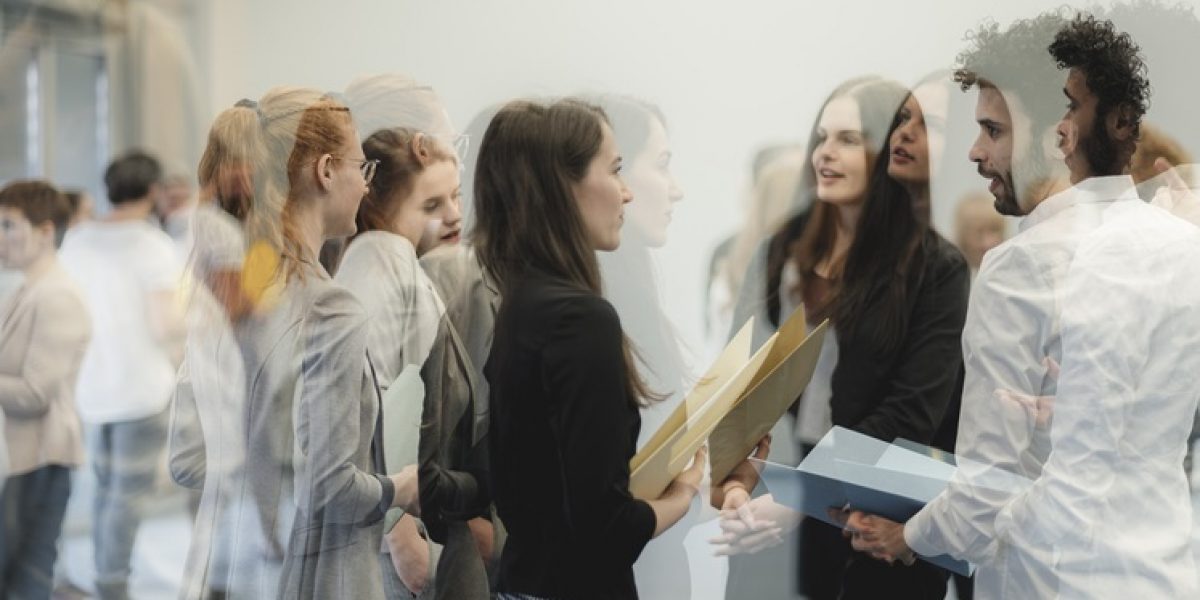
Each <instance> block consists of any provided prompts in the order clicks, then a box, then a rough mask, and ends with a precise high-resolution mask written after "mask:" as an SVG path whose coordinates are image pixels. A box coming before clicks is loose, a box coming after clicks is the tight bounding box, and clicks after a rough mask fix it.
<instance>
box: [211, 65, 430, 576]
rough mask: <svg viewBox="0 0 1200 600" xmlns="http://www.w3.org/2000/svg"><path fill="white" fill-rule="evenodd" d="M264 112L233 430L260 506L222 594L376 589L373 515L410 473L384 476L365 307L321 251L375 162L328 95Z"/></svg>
mask: <svg viewBox="0 0 1200 600" xmlns="http://www.w3.org/2000/svg"><path fill="white" fill-rule="evenodd" d="M258 112H259V115H258V116H259V122H260V123H261V125H260V127H261V132H260V133H261V135H262V145H263V156H262V160H260V161H258V165H259V166H258V167H256V168H255V172H254V181H255V191H254V195H253V199H252V202H251V206H250V211H249V213H248V215H247V220H246V230H247V241H248V246H249V250H248V254H247V256H246V259H245V261H244V265H243V276H242V280H243V284H244V285H243V287H244V291H245V292H246V294H247V295H248V297H249V298H251V299H252V301H253V303H254V311H253V313H252V314H250V315H249V316H247V317H246V318H245V319H244V322H243V324H242V325H241V327H239V329H238V332H237V337H238V344H239V347H240V349H241V352H242V356H243V357H244V363H245V377H246V390H247V391H246V406H247V410H246V412H245V415H246V418H245V421H244V422H243V423H242V425H243V426H244V427H245V431H244V433H243V434H242V435H240V436H234V439H233V440H230V441H229V443H232V444H237V443H244V444H246V452H247V461H246V467H245V468H246V475H245V477H246V480H247V482H248V485H249V487H250V489H249V490H248V492H247V493H246V494H245V495H244V497H245V498H246V499H247V500H246V501H248V502H253V506H252V507H251V510H246V511H243V513H244V518H242V519H240V520H239V521H238V522H236V523H234V524H232V525H231V526H230V528H229V530H227V531H224V532H222V534H223V535H224V536H227V539H228V541H229V546H230V548H232V549H233V551H234V552H235V555H234V556H232V557H231V560H230V564H231V565H233V568H234V571H233V572H231V573H230V574H229V578H228V581H229V588H228V590H227V591H226V593H225V595H226V596H227V597H236V598H275V597H281V598H380V597H382V596H383V585H382V575H381V573H380V570H379V561H378V559H377V557H378V550H379V547H380V545H381V544H382V531H381V529H382V528H381V527H380V526H379V523H380V521H381V520H382V519H383V517H384V514H385V513H386V512H387V510H388V509H390V508H392V507H407V508H411V507H413V506H415V504H416V477H415V472H412V471H410V472H405V473H401V474H393V475H390V476H384V475H380V474H379V473H381V472H383V470H384V465H383V456H382V449H383V447H382V441H381V440H380V437H381V436H380V422H379V395H378V390H377V388H376V385H375V379H374V374H373V371H372V369H371V365H370V363H369V361H368V357H367V336H368V327H367V315H366V312H365V311H364V310H363V308H362V305H361V304H360V303H359V302H358V301H357V300H356V299H355V298H354V297H353V295H352V294H351V293H350V292H349V291H347V290H346V289H344V288H342V287H341V286H339V285H337V284H335V283H333V282H332V281H331V280H330V277H329V275H328V274H327V273H326V272H325V270H324V269H323V268H322V267H321V266H320V265H319V263H318V262H317V255H318V252H319V250H320V248H321V245H322V243H323V242H324V241H325V240H326V239H329V238H333V237H338V236H346V235H350V234H352V233H354V231H355V216H356V214H357V212H358V206H359V203H360V201H361V200H362V197H363V194H364V193H365V192H366V189H367V188H366V180H367V178H368V177H370V176H371V174H372V173H371V171H372V169H373V166H372V164H373V163H372V162H371V161H370V160H369V159H367V158H366V157H364V156H363V155H362V148H361V145H360V144H359V141H358V136H357V134H356V133H355V130H354V123H353V121H352V120H351V117H350V112H349V109H347V108H346V106H345V105H343V104H341V103H339V102H337V101H335V100H332V99H331V98H330V97H328V96H327V95H323V94H321V93H319V92H316V91H314V90H308V89H302V88H279V89H275V90H272V91H271V92H268V94H267V95H266V96H265V97H264V98H263V99H262V101H261V102H260V103H259V105H258ZM206 433H208V432H206ZM247 565H248V566H247Z"/></svg>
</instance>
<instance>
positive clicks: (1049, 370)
mask: <svg viewBox="0 0 1200 600" xmlns="http://www.w3.org/2000/svg"><path fill="white" fill-rule="evenodd" d="M1042 365H1043V366H1045V368H1046V376H1047V377H1049V378H1051V379H1055V380H1057V379H1058V375H1059V373H1060V372H1061V370H1062V369H1061V368H1060V367H1059V365H1058V362H1056V361H1055V360H1054V359H1053V358H1050V357H1049V356H1047V357H1046V358H1045V359H1043V360H1042ZM996 397H997V398H999V399H1000V400H1004V401H1006V402H1012V403H1014V404H1018V405H1020V406H1021V407H1022V408H1024V409H1025V412H1026V413H1027V414H1028V415H1029V416H1030V417H1031V418H1032V419H1033V424H1034V427H1035V428H1036V429H1040V430H1043V431H1044V430H1049V429H1050V425H1051V424H1052V423H1053V422H1054V396H1034V395H1032V394H1024V393H1021V392H1015V391H1012V390H996Z"/></svg>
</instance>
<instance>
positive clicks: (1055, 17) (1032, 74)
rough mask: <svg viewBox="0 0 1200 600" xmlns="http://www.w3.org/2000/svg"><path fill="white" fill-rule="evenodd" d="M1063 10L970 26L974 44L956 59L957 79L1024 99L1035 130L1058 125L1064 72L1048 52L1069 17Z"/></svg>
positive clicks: (970, 40) (964, 84)
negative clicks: (1006, 22)
mask: <svg viewBox="0 0 1200 600" xmlns="http://www.w3.org/2000/svg"><path fill="white" fill-rule="evenodd" d="M1063 12H1064V9H1059V10H1056V11H1050V12H1045V13H1043V14H1041V15H1038V16H1037V17H1034V18H1032V19H1022V20H1018V21H1015V22H1013V23H1012V25H1009V26H1008V28H1007V29H1004V30H1003V31H1001V30H1000V25H999V24H997V23H996V22H995V21H987V22H984V23H983V24H982V25H980V26H979V28H978V29H976V30H974V31H970V32H968V33H967V35H966V38H965V39H966V41H967V43H968V44H969V47H968V48H967V49H966V50H964V51H962V52H961V53H959V55H958V57H957V60H956V61H955V62H956V63H957V67H956V69H955V71H954V81H956V82H958V84H959V85H960V86H962V89H963V91H964V92H965V91H967V90H969V89H971V87H973V86H991V87H994V88H997V89H1000V90H1002V91H1003V92H1004V94H1005V96H1015V97H1017V98H1019V99H1020V101H1021V104H1022V105H1023V106H1024V109H1025V112H1026V113H1028V117H1029V119H1030V121H1031V122H1032V124H1033V128H1034V130H1035V131H1041V130H1045V129H1047V128H1049V127H1053V126H1054V125H1055V124H1057V123H1058V121H1059V118H1060V117H1061V116H1062V96H1061V95H1060V94H1059V92H1058V85H1057V83H1058V82H1060V81H1061V80H1062V74H1061V73H1060V72H1059V70H1058V68H1057V66H1056V65H1055V64H1054V61H1053V60H1051V59H1050V57H1048V56H1046V46H1048V45H1049V44H1050V43H1051V42H1052V41H1053V40H1054V36H1055V35H1056V34H1057V33H1058V32H1059V30H1061V29H1062V28H1063V26H1064V25H1066V23H1067V18H1066V17H1065V16H1063Z"/></svg>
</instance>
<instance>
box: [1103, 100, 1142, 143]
mask: <svg viewBox="0 0 1200 600" xmlns="http://www.w3.org/2000/svg"><path fill="white" fill-rule="evenodd" d="M1104 120H1105V126H1106V127H1107V128H1108V135H1109V137H1111V138H1112V139H1114V140H1116V141H1118V142H1128V141H1130V140H1133V139H1134V138H1136V137H1137V125H1136V124H1135V119H1134V116H1133V107H1131V106H1129V105H1128V104H1121V105H1119V106H1117V107H1115V108H1113V109H1112V110H1110V111H1108V115H1106V116H1105V118H1104Z"/></svg>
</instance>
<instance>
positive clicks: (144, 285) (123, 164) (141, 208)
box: [60, 152, 185, 599]
mask: <svg viewBox="0 0 1200 600" xmlns="http://www.w3.org/2000/svg"><path fill="white" fill-rule="evenodd" d="M161 177H162V170H161V168H160V167H159V164H158V161H157V160H155V159H154V158H153V157H151V156H149V155H147V154H144V153H141V152H130V153H128V154H125V155H123V156H120V157H118V158H117V159H116V160H114V161H113V162H112V163H111V164H110V165H109V167H108V169H107V170H106V172H105V174H104V183H105V186H106V187H107V191H108V199H109V202H110V203H111V204H112V207H113V208H112V210H111V211H110V212H109V213H108V214H107V215H105V216H103V217H101V218H100V219H99V220H96V221H90V222H84V223H81V224H79V225H77V226H76V227H75V228H74V229H72V230H71V231H70V233H69V234H68V235H67V237H66V239H65V240H64V242H63V247H62V250H61V253H60V259H61V261H62V264H63V267H64V268H65V269H66V270H67V272H68V273H70V275H71V276H72V277H73V278H74V279H75V280H76V282H78V284H79V286H80V288H81V289H82V290H83V296H84V303H85V305H86V306H87V308H88V312H89V313H90V314H91V315H92V322H93V335H92V342H91V345H90V346H89V347H88V350H87V352H86V354H85V355H84V359H83V365H82V367H81V369H80V374H79V385H78V390H77V393H76V400H77V402H78V405H79V412H80V416H81V417H82V418H83V421H84V424H85V425H87V426H89V431H88V432H87V434H88V435H87V437H88V442H89V448H88V460H89V463H90V464H91V467H92V469H93V471H94V472H95V475H96V479H97V490H96V499H95V504H94V506H93V539H94V543H95V561H96V588H97V591H98V592H99V594H100V597H101V598H105V599H108V598H127V597H128V580H129V575H130V556H131V553H132V551H133V542H134V538H135V537H136V534H137V529H138V526H139V524H140V522H141V520H142V513H143V511H144V503H145V501H146V500H147V498H148V497H149V495H150V494H151V493H152V491H153V486H154V483H155V479H156V476H157V473H158V470H159V469H158V467H159V462H160V459H161V457H162V453H163V451H164V449H165V447H166V438H167V413H168V405H169V403H170V399H171V393H172V391H173V389H174V385H175V372H176V368H177V367H178V365H179V363H180V360H181V358H182V353H183V340H184V333H185V328H184V323H183V319H182V315H181V313H182V310H181V305H180V302H179V300H178V293H179V285H180V278H181V275H182V272H181V271H182V268H181V265H180V261H179V260H178V254H177V252H176V249H175V246H174V244H172V242H171V239H170V238H169V237H167V235H166V234H165V233H163V232H162V231H161V230H159V229H158V227H156V226H155V225H154V224H153V223H151V222H150V220H149V217H150V215H151V211H152V210H153V208H154V198H155V196H156V195H157V194H158V193H159V181H160V179H161Z"/></svg>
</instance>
